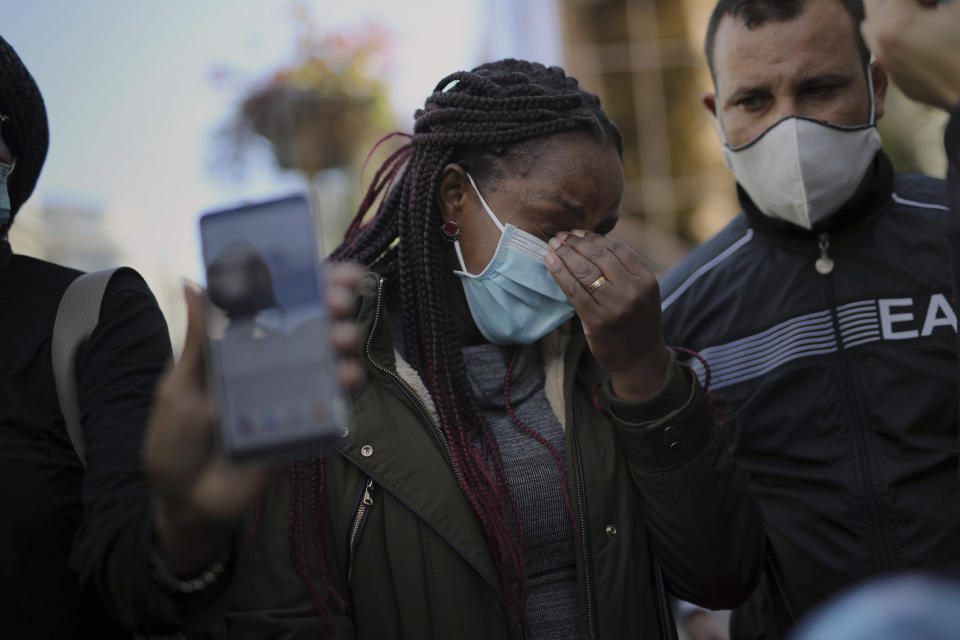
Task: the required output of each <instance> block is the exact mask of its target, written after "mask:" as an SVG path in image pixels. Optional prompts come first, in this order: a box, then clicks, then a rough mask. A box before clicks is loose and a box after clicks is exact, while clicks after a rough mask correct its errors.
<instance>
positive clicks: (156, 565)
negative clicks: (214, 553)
mask: <svg viewBox="0 0 960 640" xmlns="http://www.w3.org/2000/svg"><path fill="white" fill-rule="evenodd" d="M229 559H230V549H229V548H228V549H227V550H226V551H224V552H223V554H221V556H220V557H219V558H218V559H217V560H216V561H215V562H214V563H213V564H211V565H210V566H209V567H207V568H206V570H205V571H203V572H202V573H200V574H198V575H197V576H195V577H193V578H190V579H187V580H181V579H180V578H178V577H176V576H175V575H173V574H172V573H170V571H169V569H167V567H166V566H165V565H164V564H163V559H162V558H161V557H160V554H159V553H157V550H156V549H150V568H151V569H152V570H153V579H154V580H156V581H157V583H158V584H159V585H160V586H162V587H163V588H165V589H167V590H168V591H172V592H174V593H179V594H185V595H189V594H194V593H198V592H200V591H204V590H205V589H208V588H210V587H211V586H213V584H214V583H216V581H217V580H219V579H220V576H222V575H223V574H224V573H225V572H226V570H227V561H228V560H229Z"/></svg>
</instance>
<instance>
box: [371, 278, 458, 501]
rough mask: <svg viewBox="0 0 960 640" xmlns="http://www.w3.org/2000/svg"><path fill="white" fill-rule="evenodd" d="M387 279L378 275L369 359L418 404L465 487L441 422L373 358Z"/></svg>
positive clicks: (412, 392) (421, 401)
mask: <svg viewBox="0 0 960 640" xmlns="http://www.w3.org/2000/svg"><path fill="white" fill-rule="evenodd" d="M385 281H386V278H383V277H382V276H377V307H376V311H375V312H374V317H373V324H372V325H371V327H370V332H369V334H368V335H367V343H366V346H365V351H366V356H367V360H368V361H369V362H370V364H371V365H373V367H374V368H375V369H376V370H377V371H379V372H381V373H384V374H386V375H388V376H389V377H390V379H391V380H393V382H394V383H395V384H396V385H397V386H399V387H400V389H401V390H403V392H404V393H405V394H406V395H407V397H408V398H409V399H410V400H411V401H412V402H413V403H414V404H415V405H416V406H417V408H418V409H419V410H420V413H421V414H422V415H423V417H424V419H426V421H427V422H428V423H429V424H430V426H431V428H432V430H433V433H434V435H435V436H436V438H437V440H438V441H439V442H440V447H441V449H442V450H443V453H444V455H445V456H446V458H447V463H448V464H449V465H450V468H451V469H453V473H454V475H455V476H456V477H457V484H458V485H460V488H461V489H463V486H464V485H463V478H461V477H460V471H459V470H457V468H456V466H455V465H454V464H453V451H452V450H451V448H450V443H449V442H448V441H447V437H446V435H444V433H443V429H441V428H440V424H439V423H438V422H437V420H436V419H435V418H434V417H433V414H431V413H430V411H429V410H428V409H427V405H426V404H425V403H424V402H423V400H422V399H421V398H420V396H419V395H417V392H416V391H414V389H413V387H411V386H410V385H409V384H408V383H407V381H406V380H404V379H403V378H401V377H400V376H399V375H398V374H397V373H395V372H394V371H391V370H390V369H389V368H387V367H385V366H383V365H382V364H380V363H379V362H377V361H376V360H374V359H373V353H372V351H371V348H372V345H373V336H374V334H375V333H376V331H377V327H378V326H379V324H380V318H381V315H382V310H383V283H384V282H385Z"/></svg>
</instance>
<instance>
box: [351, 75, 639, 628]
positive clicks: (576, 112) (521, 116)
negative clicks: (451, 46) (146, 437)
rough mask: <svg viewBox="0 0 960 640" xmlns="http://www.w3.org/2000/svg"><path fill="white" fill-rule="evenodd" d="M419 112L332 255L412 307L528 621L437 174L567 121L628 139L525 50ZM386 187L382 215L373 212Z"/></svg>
mask: <svg viewBox="0 0 960 640" xmlns="http://www.w3.org/2000/svg"><path fill="white" fill-rule="evenodd" d="M414 117H415V124H414V133H413V136H412V137H411V138H410V141H409V142H408V143H407V144H406V145H404V146H402V147H401V148H400V149H398V150H397V151H395V152H394V153H393V154H392V155H391V156H390V157H389V158H388V159H387V160H386V161H385V162H384V163H383V165H382V166H381V167H380V169H379V170H378V171H377V173H376V174H375V176H374V179H373V182H372V184H371V185H370V188H369V190H368V191H367V193H366V196H365V198H364V200H363V201H362V203H361V204H360V207H359V210H358V212H357V215H356V218H355V219H354V221H353V223H352V224H351V226H350V228H349V229H348V230H347V233H346V236H345V238H344V240H343V242H342V243H341V244H340V246H339V247H337V249H336V250H334V252H333V255H332V259H333V260H335V261H342V260H352V261H357V262H360V263H362V264H365V265H370V266H371V268H372V269H374V270H375V271H377V272H378V273H380V274H381V275H382V276H384V277H385V278H386V279H387V282H388V287H389V288H390V289H391V297H392V300H395V301H396V302H398V303H399V305H400V309H401V310H402V316H403V332H404V335H403V344H404V351H405V353H404V356H405V358H406V359H407V360H408V361H409V362H410V364H411V365H412V366H413V367H414V368H415V369H416V371H417V372H418V373H419V375H420V376H421V378H422V379H423V381H424V383H425V384H426V387H427V390H428V391H429V393H430V397H431V398H432V399H433V401H434V404H435V405H436V409H437V414H438V418H439V423H440V425H441V428H442V430H443V432H444V436H445V438H446V440H447V441H448V442H449V444H450V448H451V453H452V461H451V462H452V464H453V466H454V468H455V471H456V472H457V474H458V476H459V477H460V478H461V479H462V490H463V492H464V494H465V495H466V497H467V499H468V500H469V501H470V504H471V506H472V507H473V510H474V512H475V513H476V514H477V517H478V518H479V521H480V523H481V526H482V528H483V532H484V534H485V537H486V540H487V543H488V545H489V548H490V552H491V554H492V557H493V560H494V562H495V564H496V566H497V569H498V571H499V573H500V576H501V579H502V585H503V590H504V593H505V594H506V595H507V598H508V601H509V602H510V605H511V609H512V612H513V614H514V615H515V616H516V617H515V618H514V622H515V623H516V622H518V621H523V620H524V619H525V616H524V615H523V606H524V601H525V592H526V575H525V574H526V572H525V563H524V559H523V554H522V527H521V522H520V518H519V514H518V513H517V508H516V503H515V501H514V499H513V496H512V492H511V491H510V487H509V483H508V482H507V477H506V473H505V472H504V469H503V462H502V459H501V456H500V452H499V449H498V447H497V443H496V440H495V439H494V437H493V435H492V433H491V431H490V429H489V428H487V426H486V422H485V420H484V418H483V415H482V413H481V412H480V410H479V409H478V407H477V404H476V401H475V399H474V396H473V391H472V388H471V386H470V383H469V380H468V378H467V374H466V367H465V365H464V360H463V355H462V352H461V348H462V345H461V342H460V339H459V336H458V332H457V329H456V326H455V325H454V320H453V318H452V316H451V314H450V312H449V309H450V304H449V301H448V300H447V294H446V292H447V285H446V284H445V281H446V280H447V279H449V278H451V277H453V276H452V274H450V273H447V272H445V271H444V267H443V266H442V265H443V264H444V260H443V254H444V252H448V251H449V250H450V248H449V244H447V243H445V242H443V240H442V238H441V232H440V228H441V226H442V224H443V219H442V215H441V212H440V210H439V207H438V205H437V202H436V197H435V194H436V189H437V184H438V181H439V179H440V176H441V173H442V171H443V168H444V167H445V166H446V165H447V164H449V163H451V162H457V163H459V164H461V165H462V166H464V167H465V168H467V169H468V170H469V171H470V172H471V175H473V176H474V177H475V178H476V179H477V180H478V181H481V182H482V181H484V180H485V179H491V180H496V178H497V177H498V176H499V175H500V174H501V173H502V172H503V171H504V170H505V169H506V168H509V166H510V164H511V163H512V162H515V161H518V160H521V159H524V158H530V157H533V153H534V151H535V147H536V145H537V144H538V143H539V142H542V141H543V139H545V138H547V137H548V136H551V135H554V134H558V133H562V132H568V131H584V132H587V133H588V134H590V135H593V136H594V137H595V138H596V139H597V141H599V142H601V143H604V144H613V145H614V146H615V148H616V150H617V152H618V154H620V155H622V148H623V141H622V137H621V135H620V132H619V130H618V129H617V127H616V125H614V124H613V123H612V122H611V121H610V119H609V118H608V117H607V116H606V114H605V113H604V112H603V110H602V109H601V108H600V100H599V99H598V98H597V96H595V95H593V94H591V93H588V92H586V91H584V90H583V89H581V88H580V87H579V85H578V83H577V81H576V80H575V79H574V78H571V77H568V76H567V75H566V74H565V73H564V71H563V70H562V69H560V68H559V67H545V66H543V65H541V64H536V63H531V62H524V61H521V60H513V59H507V60H501V61H499V62H493V63H489V64H484V65H481V66H479V67H477V68H475V69H473V70H472V71H469V72H468V71H461V72H458V73H454V74H452V75H449V76H447V77H446V78H444V79H443V80H441V81H440V82H439V83H438V84H437V86H436V89H434V92H433V93H432V94H431V95H430V97H428V98H427V100H426V103H425V105H424V108H423V109H420V110H418V111H417V112H416V114H415V116H414ZM381 196H383V198H382V200H381V203H380V205H379V208H378V209H377V210H376V215H374V217H373V218H372V219H371V220H370V221H369V222H366V223H364V220H365V218H366V217H367V215H368V213H369V212H371V211H372V210H373V207H374V204H375V203H376V202H377V200H378V198H380V197H381ZM562 489H563V490H564V491H565V490H566V486H565V483H564V487H562ZM511 523H512V524H513V525H514V527H515V529H516V533H514V529H512V528H511V526H510V525H511ZM518 538H519V539H518ZM514 581H515V582H514ZM511 585H513V586H511ZM524 626H525V625H524Z"/></svg>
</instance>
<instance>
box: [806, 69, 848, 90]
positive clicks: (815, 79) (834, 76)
mask: <svg viewBox="0 0 960 640" xmlns="http://www.w3.org/2000/svg"><path fill="white" fill-rule="evenodd" d="M850 82H851V78H850V76H848V75H845V74H842V73H834V72H827V73H820V74H817V75H815V76H811V77H809V78H804V79H803V80H801V81H799V82H798V83H797V86H796V90H797V91H802V90H803V89H808V88H810V87H813V86H816V85H818V84H833V85H838V86H842V85H846V84H850Z"/></svg>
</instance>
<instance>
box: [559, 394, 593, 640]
mask: <svg viewBox="0 0 960 640" xmlns="http://www.w3.org/2000/svg"><path fill="white" fill-rule="evenodd" d="M566 413H567V424H568V425H569V428H570V438H569V442H570V444H572V445H573V451H574V456H573V459H572V460H571V462H573V479H574V484H575V485H576V489H577V508H576V512H577V526H578V527H579V529H580V553H581V555H582V556H583V584H584V591H585V592H586V600H587V610H586V618H587V637H588V640H595V638H596V637H597V628H596V620H595V618H596V612H595V611H594V603H593V562H592V559H591V556H590V551H589V549H590V547H589V542H590V540H589V534H588V530H587V508H586V497H585V494H586V486H585V485H584V482H583V458H582V457H581V455H580V441H579V440H578V439H577V434H576V429H575V428H574V426H573V402H570V403H568V405H567V411H566ZM568 446H569V444H568Z"/></svg>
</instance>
